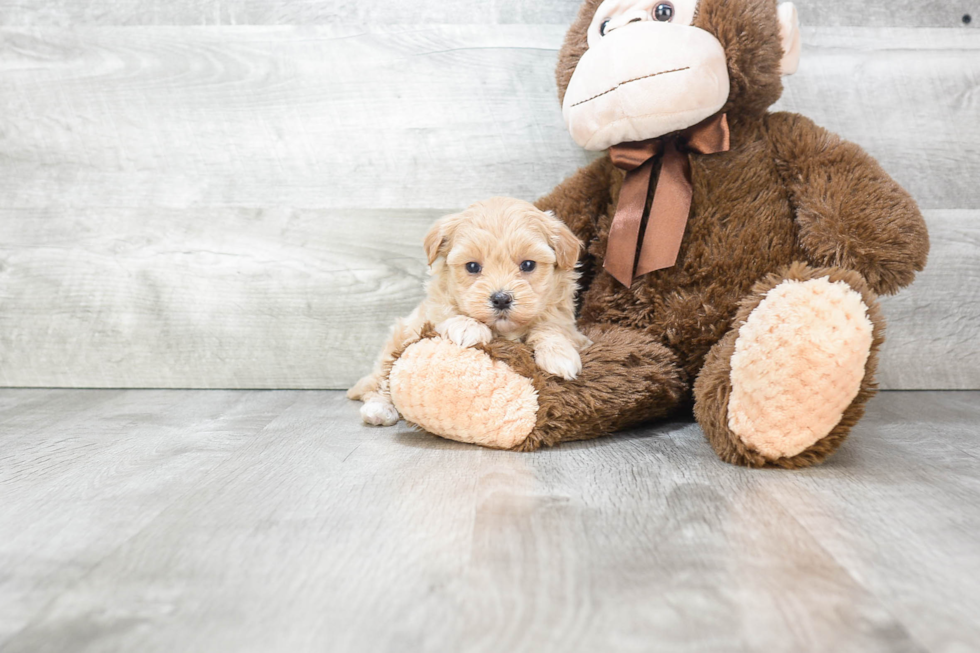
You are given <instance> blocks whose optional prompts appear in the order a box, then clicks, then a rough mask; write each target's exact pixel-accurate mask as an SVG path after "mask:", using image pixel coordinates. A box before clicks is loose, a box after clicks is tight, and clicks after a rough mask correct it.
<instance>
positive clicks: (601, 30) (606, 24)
mask: <svg viewBox="0 0 980 653" xmlns="http://www.w3.org/2000/svg"><path fill="white" fill-rule="evenodd" d="M611 21H612V18H607V19H606V20H604V21H602V25H599V36H605V35H606V30H607V29H609V23H610V22H611Z"/></svg>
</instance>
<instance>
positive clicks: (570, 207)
mask: <svg viewBox="0 0 980 653" xmlns="http://www.w3.org/2000/svg"><path fill="white" fill-rule="evenodd" d="M611 173H612V164H611V163H610V162H609V157H607V156H604V157H601V158H599V159H596V160H595V161H593V162H592V163H590V164H589V165H587V166H585V167H584V168H580V169H579V170H578V171H577V172H576V173H575V174H573V175H572V176H571V177H569V178H568V179H566V180H565V181H563V182H562V183H561V184H559V185H558V187H557V188H555V189H554V190H553V191H551V192H550V193H549V194H547V195H545V196H544V197H542V198H541V199H539V200H538V201H537V202H535V206H537V207H538V208H539V209H541V210H542V211H552V212H553V213H554V214H555V215H556V216H557V217H558V219H559V220H561V221H562V222H564V223H565V224H567V225H568V227H569V229H571V230H572V231H573V232H574V233H575V235H576V236H578V237H579V239H580V240H581V241H582V242H583V243H584V244H585V247H586V249H587V248H588V246H589V242H590V241H591V240H592V239H593V238H594V237H595V235H596V228H597V227H596V225H597V224H598V222H599V216H600V215H602V213H603V212H605V210H606V207H608V205H609V202H610V187H611V186H612V180H611V177H610V175H611Z"/></svg>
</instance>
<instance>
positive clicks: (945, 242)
mask: <svg viewBox="0 0 980 653" xmlns="http://www.w3.org/2000/svg"><path fill="white" fill-rule="evenodd" d="M577 4H578V3H577V2H575V1H574V0H571V1H567V0H546V1H542V2H534V3H532V2H523V1H520V0H498V1H496V2H485V1H483V0H414V1H413V2H409V3H406V2H403V1H402V2H394V1H390V0H379V1H377V2H373V3H366V2H358V1H354V0H334V1H329V0H325V1H320V2H317V1H315V0H284V1H281V2H264V1H259V0H222V1H221V2H218V1H216V0H204V1H201V2H191V1H190V0H173V1H170V2H162V1H158V2H148V1H141V2H120V1H118V0H96V1H92V2H82V1H81V0H44V1H42V0H20V1H19V2H13V1H12V0H0V385H3V386H26V387H44V386H60V387H193V388H218V387H221V388H343V387H346V386H347V385H348V384H349V383H350V382H352V381H353V380H354V379H355V378H356V377H357V376H358V375H359V374H360V373H362V372H363V371H365V370H366V369H367V367H368V366H369V365H370V361H371V359H372V358H373V356H374V355H375V353H376V351H377V350H378V348H379V347H380V344H381V342H382V340H383V338H384V334H385V331H386V329H387V326H388V324H389V323H390V321H391V320H392V319H393V318H394V317H395V316H396V315H398V314H402V313H406V312H408V311H409V310H410V308H411V307H412V305H413V304H414V303H415V302H416V301H417V300H418V298H419V296H420V292H421V282H422V281H423V279H424V274H425V269H424V261H423V260H422V256H421V248H420V240H421V235H422V233H423V232H424V230H425V228H426V226H427V225H428V223H430V222H431V221H432V220H433V219H434V218H436V217H438V216H439V215H441V214H443V213H445V212H448V211H451V210H454V209H457V208H460V207H462V206H465V205H466V204H468V203H470V202H471V201H473V200H476V199H480V198H484V197H488V196H491V195H495V194H505V195H512V196H516V197H523V198H526V199H533V198H535V197H537V196H538V195H540V194H542V193H544V192H546V191H548V190H549V189H550V188H551V187H553V186H554V185H555V184H556V183H557V182H559V181H560V180H561V179H562V178H563V177H565V176H566V175H568V174H569V173H571V172H572V171H573V170H574V169H575V168H576V167H577V166H579V165H581V164H583V163H585V162H586V161H587V160H588V157H587V155H586V154H585V153H584V152H582V151H581V150H580V149H579V148H578V147H576V146H575V145H574V143H572V142H571V140H570V138H569V137H568V135H567V134H566V132H565V130H564V127H563V125H562V121H561V115H560V108H559V107H558V104H557V99H556V97H555V89H554V82H553V80H552V69H553V66H554V60H555V56H556V54H557V50H558V47H559V46H560V44H561V40H562V37H563V35H564V31H565V28H566V25H567V23H568V22H569V21H570V20H571V17H572V16H573V15H574V13H575V11H576V8H577ZM797 5H798V6H799V8H800V15H801V20H802V21H803V23H804V25H805V30H804V38H805V44H806V46H805V52H804V57H803V63H802V67H801V70H800V72H799V73H798V74H797V75H796V76H794V77H791V78H789V79H788V80H787V88H786V93H785V95H784V98H783V100H782V101H781V102H780V105H779V106H778V107H777V108H780V109H785V110H793V111H799V112H801V113H805V114H807V115H809V116H811V117H813V118H814V119H815V120H816V121H817V122H818V123H820V124H822V125H824V126H826V127H828V128H829V129H832V130H834V131H837V132H839V133H841V134H842V135H844V136H845V137H847V138H849V139H851V140H854V141H856V142H858V143H860V144H861V145H863V146H864V147H865V148H867V149H868V150H869V151H870V152H871V153H872V154H873V155H875V156H876V157H878V158H879V160H880V161H881V162H882V164H883V165H884V166H885V168H886V169H887V170H889V171H890V172H891V173H892V174H893V175H894V176H895V177H896V178H897V179H898V180H899V181H900V182H901V183H903V184H904V185H905V186H906V187H907V188H909V189H910V190H911V191H912V192H913V193H914V194H915V196H916V198H917V199H918V200H919V202H920V203H921V205H922V208H923V209H924V210H925V212H926V214H927V217H928V220H929V223H930V228H931V231H932V238H933V255H932V259H931V262H930V267H929V269H928V270H927V272H926V273H925V274H923V275H922V276H921V277H920V279H919V281H918V282H917V283H916V285H915V286H914V287H913V288H912V289H910V290H908V291H906V292H904V293H903V294H902V295H900V296H898V297H895V298H888V299H887V300H886V301H885V310H886V314H887V316H888V318H889V321H890V328H889V342H888V345H887V349H886V352H885V354H884V361H883V365H882V371H881V375H880V378H881V381H882V385H883V387H886V388H896V389H897V388H902V389H927V388H928V389H965V388H980V344H978V343H980V337H978V336H980V124H978V121H977V116H978V115H980V32H978V29H977V28H978V26H980V2H978V1H977V0H969V1H967V0H926V1H913V0H896V1H895V2H890V3H887V4H886V3H868V2H867V1H866V0H805V1H801V2H798V3H797ZM966 15H971V16H972V17H973V18H974V20H972V21H971V22H970V23H969V24H967V23H965V22H964V20H965V19H964V16H966ZM913 25H914V27H913Z"/></svg>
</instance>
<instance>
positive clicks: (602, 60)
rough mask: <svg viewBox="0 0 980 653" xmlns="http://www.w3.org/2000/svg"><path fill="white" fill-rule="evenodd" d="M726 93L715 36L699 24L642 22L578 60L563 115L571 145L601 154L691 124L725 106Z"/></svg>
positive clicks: (724, 64)
mask: <svg viewBox="0 0 980 653" xmlns="http://www.w3.org/2000/svg"><path fill="white" fill-rule="evenodd" d="M729 91H730V85H729V79H728V64H727V61H726V58H725V50H724V48H723V47H722V45H721V43H719V42H718V39H716V38H715V37H714V36H713V35H711V34H710V33H708V32H706V31H705V30H702V29H699V28H697V27H691V26H686V25H675V24H671V23H658V22H652V21H642V22H636V23H633V24H629V25H625V26H624V27H621V28H619V29H616V30H615V31H612V32H610V33H609V34H608V35H607V36H605V37H603V38H602V39H601V40H599V41H598V43H596V44H595V45H593V46H592V47H591V48H589V50H588V51H587V52H586V53H585V54H584V55H583V56H582V59H581V60H580V61H579V63H578V67H577V68H576V69H575V73H574V74H573V75H572V79H571V81H570V82H569V84H568V90H567V91H566V92H565V100H564V104H563V106H562V114H563V115H564V117H565V124H566V125H567V126H568V130H569V132H571V134H572V138H573V139H575V142H576V143H578V144H579V145H581V146H582V147H584V148H585V149H587V150H594V151H601V150H605V149H608V148H609V147H611V146H613V145H618V144H619V143H628V142H634V141H645V140H648V139H651V138H659V137H660V136H663V135H665V134H670V133H672V132H676V131H680V130H682V129H687V128H688V127H691V126H692V125H696V124H698V123H699V122H701V121H702V120H704V119H706V118H708V117H710V116H713V115H714V114H716V113H718V112H719V111H720V110H721V109H722V108H723V107H724V106H725V103H726V102H727V101H728V94H729Z"/></svg>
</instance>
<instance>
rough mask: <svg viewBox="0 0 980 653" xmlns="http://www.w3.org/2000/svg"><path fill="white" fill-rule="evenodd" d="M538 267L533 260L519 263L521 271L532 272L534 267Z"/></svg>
mask: <svg viewBox="0 0 980 653" xmlns="http://www.w3.org/2000/svg"><path fill="white" fill-rule="evenodd" d="M536 267H538V264H537V263H535V262H534V261H524V262H523V263H521V272H534V268H536Z"/></svg>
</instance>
